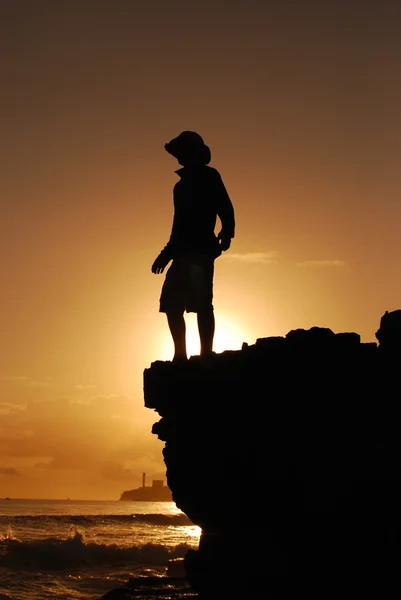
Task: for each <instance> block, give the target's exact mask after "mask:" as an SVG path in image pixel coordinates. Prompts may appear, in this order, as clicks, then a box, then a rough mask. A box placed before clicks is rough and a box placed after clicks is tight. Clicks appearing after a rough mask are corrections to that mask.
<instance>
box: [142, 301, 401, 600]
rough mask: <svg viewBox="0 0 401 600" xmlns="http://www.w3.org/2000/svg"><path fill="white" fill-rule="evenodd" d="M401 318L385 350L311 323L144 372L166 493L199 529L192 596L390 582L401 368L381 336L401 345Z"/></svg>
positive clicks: (382, 592)
mask: <svg viewBox="0 0 401 600" xmlns="http://www.w3.org/2000/svg"><path fill="white" fill-rule="evenodd" d="M400 314H401V311H395V313H386V315H384V316H383V319H382V322H381V325H380V329H379V331H378V334H377V339H378V340H379V342H380V345H377V344H376V343H361V341H360V336H359V335H358V334H356V333H352V332H351V333H339V334H335V333H333V331H331V330H330V329H326V328H320V327H313V328H312V329H309V330H303V329H297V330H294V331H290V332H289V333H288V334H287V335H286V336H285V337H270V338H269V337H268V338H261V339H258V340H257V341H256V343H255V344H254V345H247V344H244V345H243V348H242V350H239V351H227V352H223V353H222V354H216V355H213V356H212V357H207V358H202V357H192V358H191V359H190V360H189V361H187V362H185V363H183V364H179V363H176V364H175V363H174V362H171V363H170V362H160V361H159V362H154V363H152V365H151V367H150V368H149V369H146V370H145V372H144V395H145V406H146V407H147V408H149V409H154V410H155V411H156V412H157V413H158V414H159V415H160V417H161V419H160V420H159V421H158V422H156V423H155V424H154V426H153V433H154V434H156V435H157V436H158V437H159V438H160V439H161V440H163V441H164V442H165V447H164V450H163V456H164V460H165V464H166V468H167V482H168V486H169V488H170V489H171V490H172V494H173V500H174V501H175V502H176V504H177V506H178V507H179V508H180V509H181V510H182V511H183V512H184V513H186V514H187V515H188V516H189V518H190V519H191V520H192V521H193V522H194V523H196V524H198V525H199V526H200V527H201V528H202V536H201V540H200V544H199V549H198V550H196V551H190V552H188V554H187V556H186V559H185V568H186V574H187V578H188V581H189V582H190V583H191V585H192V588H193V589H194V590H195V591H196V592H197V593H198V594H199V598H201V599H202V600H203V599H205V600H225V599H227V600H228V599H231V598H237V597H238V598H244V599H247V600H248V598H259V597H265V598H272V599H273V598H274V599H276V598H292V597H293V595H292V594H295V593H297V594H299V593H305V594H307V596H308V597H309V598H313V599H316V600H317V599H318V598H319V599H321V598H325V599H326V598H332V597H333V598H334V597H335V598H339V597H341V598H348V597H349V598H351V597H353V598H354V597H363V596H364V595H365V594H369V595H370V596H371V594H372V593H373V594H374V595H375V596H376V597H390V596H389V595H388V593H389V590H392V592H391V594H394V590H395V589H399V587H400V584H399V576H398V573H399V564H400V559H401V545H400V542H401V537H400V533H401V522H400V521H401V518H400V503H401V478H400V470H401V448H400V446H401V440H400V433H399V419H398V413H399V406H398V405H399V389H400V387H399V385H400V374H401V369H400V366H401V362H400V359H399V355H395V356H394V355H391V356H390V355H389V353H388V352H382V349H383V348H382V344H383V346H384V347H386V348H387V350H389V349H391V348H395V347H397V348H399V345H398V346H397V344H395V342H394V340H395V339H396V338H397V335H399V332H400V330H399V319H400ZM391 315H392V317H391V318H390V316H391ZM396 332H398V333H396ZM397 339H398V340H399V338H397ZM394 586H395V587H394ZM398 593H399V592H398ZM294 597H295V596H294Z"/></svg>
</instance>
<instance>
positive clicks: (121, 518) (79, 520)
mask: <svg viewBox="0 0 401 600" xmlns="http://www.w3.org/2000/svg"><path fill="white" fill-rule="evenodd" d="M27 521H35V522H36V523H38V524H39V523H46V524H49V523H50V522H51V521H54V522H55V523H59V524H63V523H69V524H73V525H86V526H88V525H100V524H105V523H115V524H117V523H119V524H129V523H133V524H135V523H146V524H149V525H158V526H166V527H171V526H185V525H192V522H191V521H190V519H189V518H188V517H187V515H185V514H183V513H181V514H178V515H163V514H157V513H154V514H153V513H150V514H140V513H139V514H131V515H18V516H13V517H10V516H0V525H1V524H2V523H6V524H7V525H8V524H10V522H14V523H15V524H18V523H24V524H26V523H27Z"/></svg>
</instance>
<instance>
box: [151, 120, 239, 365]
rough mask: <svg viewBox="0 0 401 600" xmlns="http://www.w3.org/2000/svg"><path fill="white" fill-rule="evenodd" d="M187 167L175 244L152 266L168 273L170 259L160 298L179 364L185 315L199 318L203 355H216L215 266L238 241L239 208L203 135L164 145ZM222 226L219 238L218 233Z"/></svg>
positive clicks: (177, 204) (178, 197) (177, 203)
mask: <svg viewBox="0 0 401 600" xmlns="http://www.w3.org/2000/svg"><path fill="white" fill-rule="evenodd" d="M164 147H165V149H166V150H167V152H168V153H169V154H172V155H173V156H174V157H175V158H176V159H177V160H178V162H179V164H180V165H182V167H183V168H181V169H178V171H176V173H177V174H178V175H179V176H180V177H181V179H180V181H178V182H177V183H176V185H175V186H174V220H173V226H172V231H171V235H170V239H169V241H168V243H167V245H166V246H165V247H164V248H163V250H162V251H161V252H160V254H159V256H158V257H157V258H156V260H155V261H154V263H153V265H152V273H163V271H164V269H165V267H166V266H167V265H168V263H169V262H170V260H172V261H173V262H172V264H171V266H170V267H169V269H168V271H167V273H166V278H165V281H164V284H163V288H162V292H161V296H160V312H164V313H166V315H167V320H168V324H169V328H170V332H171V335H172V338H173V341H174V349H175V353H174V359H173V360H174V361H177V360H185V359H186V358H187V347H186V338H185V319H184V312H185V311H186V312H195V313H197V319H198V329H199V337H200V353H201V355H202V356H205V355H208V354H211V353H212V350H213V338H214V328H215V322H214V312H213V303H212V301H213V273H214V261H215V259H216V258H217V257H218V256H220V254H221V253H222V252H223V251H225V250H228V249H229V247H230V245H231V239H232V238H233V237H234V228H235V219H234V209H233V205H232V203H231V200H230V198H229V195H228V193H227V190H226V188H225V186H224V183H223V181H222V179H221V176H220V174H219V172H218V171H217V170H216V169H214V168H212V167H208V166H207V165H208V164H209V162H210V160H211V153H210V149H209V148H208V146H206V145H205V144H204V142H203V139H202V138H201V136H200V135H199V134H197V133H195V132H194V131H183V132H182V133H180V135H179V136H178V137H176V138H175V139H173V140H171V142H168V144H165V146H164ZM217 217H219V219H220V221H221V231H220V233H219V234H218V236H216V235H215V233H214V229H215V226H216V220H217Z"/></svg>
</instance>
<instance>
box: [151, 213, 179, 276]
mask: <svg viewBox="0 0 401 600" xmlns="http://www.w3.org/2000/svg"><path fill="white" fill-rule="evenodd" d="M176 229H177V216H176V212H174V219H173V226H172V228H171V234H170V238H169V241H168V242H167V244H166V245H165V246H164V248H163V250H162V251H161V252H160V254H159V256H158V257H157V258H156V259H155V261H154V263H153V265H152V273H155V275H158V274H159V273H163V271H164V269H165V268H166V267H167V265H168V263H169V262H170V260H171V259H172V258H173V253H174V241H175V237H176Z"/></svg>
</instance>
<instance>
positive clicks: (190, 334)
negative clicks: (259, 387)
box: [160, 313, 248, 360]
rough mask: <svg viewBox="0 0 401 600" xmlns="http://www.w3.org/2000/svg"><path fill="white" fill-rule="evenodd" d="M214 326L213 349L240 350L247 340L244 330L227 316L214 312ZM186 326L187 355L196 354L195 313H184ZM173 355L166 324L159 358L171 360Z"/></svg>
mask: <svg viewBox="0 0 401 600" xmlns="http://www.w3.org/2000/svg"><path fill="white" fill-rule="evenodd" d="M215 319H216V328H215V334H214V343H213V350H214V352H217V353H220V352H224V350H241V346H242V344H243V342H248V339H247V338H248V336H246V335H245V333H244V331H242V330H241V328H240V327H239V326H238V325H237V323H235V322H234V321H231V320H230V319H228V318H227V317H225V316H223V315H220V314H218V313H216V314H215ZM185 322H186V327H187V336H186V338H187V353H188V357H190V356H197V355H199V353H200V342H199V333H198V325H197V320H196V315H195V314H193V313H190V314H186V315H185ZM173 355H174V345H173V341H172V339H171V336H170V332H169V331H168V327H167V324H166V334H165V335H164V336H163V338H162V340H161V348H160V360H171V359H172V357H173Z"/></svg>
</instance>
